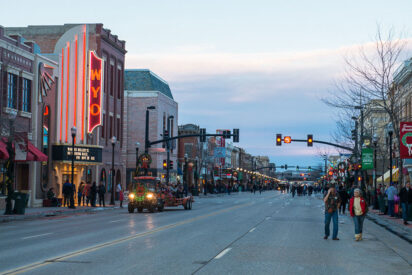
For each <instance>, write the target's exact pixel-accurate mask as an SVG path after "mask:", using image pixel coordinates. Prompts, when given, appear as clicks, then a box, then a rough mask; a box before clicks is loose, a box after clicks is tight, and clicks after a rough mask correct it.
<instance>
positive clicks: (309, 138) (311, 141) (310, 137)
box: [307, 135, 313, 147]
mask: <svg viewBox="0 0 412 275" xmlns="http://www.w3.org/2000/svg"><path fill="white" fill-rule="evenodd" d="M307 143H308V146H309V147H312V146H313V135H308V139H307Z"/></svg>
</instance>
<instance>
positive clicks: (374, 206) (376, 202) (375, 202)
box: [372, 133, 379, 209]
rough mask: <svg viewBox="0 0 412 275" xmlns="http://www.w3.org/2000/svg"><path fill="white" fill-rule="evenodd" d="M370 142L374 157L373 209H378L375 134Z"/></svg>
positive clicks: (376, 141) (376, 139) (376, 143)
mask: <svg viewBox="0 0 412 275" xmlns="http://www.w3.org/2000/svg"><path fill="white" fill-rule="evenodd" d="M372 142H373V146H374V151H373V154H374V157H373V160H374V161H373V162H374V163H373V185H374V186H375V201H374V204H373V209H379V205H378V192H377V189H376V151H377V150H378V136H377V135H376V133H375V134H374V135H373V138H372Z"/></svg>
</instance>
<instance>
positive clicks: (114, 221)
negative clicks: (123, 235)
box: [109, 220, 123, 223]
mask: <svg viewBox="0 0 412 275" xmlns="http://www.w3.org/2000/svg"><path fill="white" fill-rule="evenodd" d="M121 221H123V220H114V221H110V222H109V223H114V222H121Z"/></svg>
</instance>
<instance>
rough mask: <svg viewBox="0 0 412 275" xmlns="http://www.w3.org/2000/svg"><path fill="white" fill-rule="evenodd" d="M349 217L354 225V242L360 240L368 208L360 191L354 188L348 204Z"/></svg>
mask: <svg viewBox="0 0 412 275" xmlns="http://www.w3.org/2000/svg"><path fill="white" fill-rule="evenodd" d="M349 211H350V215H351V217H352V218H353V222H354V224H355V240H356V241H361V240H362V230H363V221H364V220H365V216H366V213H367V212H368V206H367V204H366V200H365V199H364V198H363V197H362V196H361V191H360V189H359V188H356V189H355V190H354V192H353V197H352V198H351V199H350V203H349Z"/></svg>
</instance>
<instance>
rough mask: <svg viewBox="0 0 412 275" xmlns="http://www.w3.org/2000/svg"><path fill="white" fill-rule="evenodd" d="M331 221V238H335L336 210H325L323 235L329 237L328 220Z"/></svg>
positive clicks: (336, 232) (336, 228)
mask: <svg viewBox="0 0 412 275" xmlns="http://www.w3.org/2000/svg"><path fill="white" fill-rule="evenodd" d="M331 219H332V221H333V234H332V238H333V239H335V238H337V237H338V229H339V225H338V211H334V212H332V213H328V212H325V236H327V237H329V235H330V220H331Z"/></svg>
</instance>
